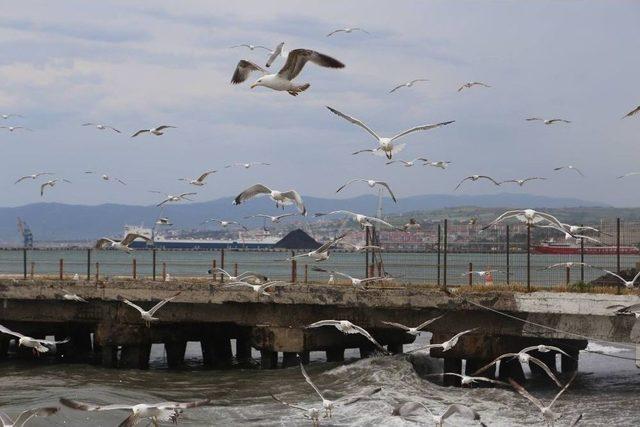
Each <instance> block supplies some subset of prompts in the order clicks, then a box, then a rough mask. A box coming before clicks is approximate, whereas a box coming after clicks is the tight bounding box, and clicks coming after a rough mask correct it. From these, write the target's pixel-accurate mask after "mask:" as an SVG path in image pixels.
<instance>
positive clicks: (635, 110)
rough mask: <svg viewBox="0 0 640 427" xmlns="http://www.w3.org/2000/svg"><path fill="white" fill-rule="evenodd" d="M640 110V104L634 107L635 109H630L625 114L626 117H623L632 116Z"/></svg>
mask: <svg viewBox="0 0 640 427" xmlns="http://www.w3.org/2000/svg"><path fill="white" fill-rule="evenodd" d="M638 112H640V105H638V106H637V107H636V108H634V109H633V110H631V111H629V112H628V113H627V114H625V115H624V117H622V118H623V119H624V118H625V117H631V116H633V115H634V114H637V113H638Z"/></svg>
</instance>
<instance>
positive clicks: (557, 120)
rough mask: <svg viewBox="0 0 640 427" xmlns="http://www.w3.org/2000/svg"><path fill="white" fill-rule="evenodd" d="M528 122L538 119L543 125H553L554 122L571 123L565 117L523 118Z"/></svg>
mask: <svg viewBox="0 0 640 427" xmlns="http://www.w3.org/2000/svg"><path fill="white" fill-rule="evenodd" d="M525 120H526V121H528V122H535V121H539V122H542V123H544V124H545V125H553V124H555V123H571V122H570V121H569V120H565V119H541V118H540V117H529V118H528V119H525Z"/></svg>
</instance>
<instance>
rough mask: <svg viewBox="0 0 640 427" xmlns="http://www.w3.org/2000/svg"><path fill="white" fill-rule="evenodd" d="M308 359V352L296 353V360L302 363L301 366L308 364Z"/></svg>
mask: <svg viewBox="0 0 640 427" xmlns="http://www.w3.org/2000/svg"><path fill="white" fill-rule="evenodd" d="M309 358H310V352H308V351H301V352H299V353H298V360H299V361H300V362H302V364H303V365H308V364H309Z"/></svg>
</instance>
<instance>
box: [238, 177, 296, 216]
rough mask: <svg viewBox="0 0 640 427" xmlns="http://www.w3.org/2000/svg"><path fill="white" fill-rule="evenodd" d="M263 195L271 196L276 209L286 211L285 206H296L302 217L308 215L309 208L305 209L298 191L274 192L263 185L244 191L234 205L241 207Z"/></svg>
mask: <svg viewBox="0 0 640 427" xmlns="http://www.w3.org/2000/svg"><path fill="white" fill-rule="evenodd" d="M263 194H267V195H269V197H271V200H273V201H274V202H276V208H278V207H280V206H282V209H284V207H285V205H290V204H295V205H296V206H297V208H298V211H300V213H301V214H302V215H307V208H305V206H304V202H303V200H302V197H300V194H299V193H298V192H297V191H295V190H289V191H278V190H272V189H270V188H269V187H267V186H265V185H262V184H256V185H252V186H251V187H249V188H247V189H246V190H244V191H243V192H242V193H240V194H238V195H237V196H236V198H235V199H234V200H233V204H234V205H239V204H240V203H242V202H244V201H246V200H249V199H252V198H254V197H256V196H260V195H263Z"/></svg>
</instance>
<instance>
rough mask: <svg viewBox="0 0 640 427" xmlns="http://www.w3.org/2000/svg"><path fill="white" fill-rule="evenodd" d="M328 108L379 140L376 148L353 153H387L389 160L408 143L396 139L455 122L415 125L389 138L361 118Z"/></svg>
mask: <svg viewBox="0 0 640 427" xmlns="http://www.w3.org/2000/svg"><path fill="white" fill-rule="evenodd" d="M327 108H328V109H329V111H331V112H332V113H333V114H335V115H337V116H339V117H342V118H343V119H345V120H346V121H348V122H349V123H352V124H354V125H356V126H359V127H361V128H362V129H364V130H365V131H367V132H368V133H369V134H370V135H371V136H373V137H374V138H375V140H376V141H377V142H378V147H377V148H375V149H371V150H360V151H356V152H355V153H353V154H358V153H362V152H365V151H366V152H371V153H373V154H379V155H385V156H387V159H389V160H391V158H392V157H393V155H394V154H397V153H399V152H400V151H402V150H403V149H404V147H405V145H406V144H394V141H395V140H397V139H400V138H402V137H403V136H405V135H408V134H410V133H413V132H417V131H423V130H430V129H435V128H437V127H440V126H446V125H448V124H451V123H453V122H455V120H450V121H447V122H441V123H435V124H429V125H420V126H415V127H413V128H411V129H407V130H405V131H403V132H400V133H399V134H397V135H395V136H392V137H391V138H388V137H383V136H379V135H378V134H377V133H375V132H374V131H373V130H371V128H370V127H369V126H367V125H366V124H365V123H364V122H363V121H361V120H358V119H356V118H354V117H351V116H348V115H346V114H344V113H341V112H340V111H338V110H336V109H335V108H331V107H329V106H327Z"/></svg>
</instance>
